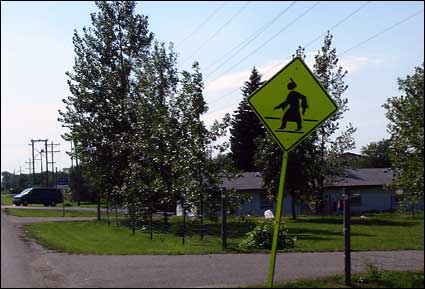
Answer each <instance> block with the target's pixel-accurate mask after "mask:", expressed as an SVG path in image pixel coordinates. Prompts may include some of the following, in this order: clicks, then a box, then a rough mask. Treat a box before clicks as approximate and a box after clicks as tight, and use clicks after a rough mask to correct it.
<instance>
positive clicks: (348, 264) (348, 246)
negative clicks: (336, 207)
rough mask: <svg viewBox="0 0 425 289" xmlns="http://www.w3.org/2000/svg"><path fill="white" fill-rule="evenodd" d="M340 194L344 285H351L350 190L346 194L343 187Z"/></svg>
mask: <svg viewBox="0 0 425 289" xmlns="http://www.w3.org/2000/svg"><path fill="white" fill-rule="evenodd" d="M342 194H343V197H344V261H345V262H344V263H345V285H350V284H351V243H350V238H351V228H350V225H351V223H350V216H351V208H350V202H351V200H350V199H351V196H350V190H348V193H347V192H346V189H345V187H343V188H342Z"/></svg>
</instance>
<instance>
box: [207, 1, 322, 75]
mask: <svg viewBox="0 0 425 289" xmlns="http://www.w3.org/2000/svg"><path fill="white" fill-rule="evenodd" d="M319 3H320V1H317V2H315V3H314V4H313V5H312V6H311V7H310V8H308V9H307V10H306V11H304V12H303V13H302V14H301V15H299V16H298V17H297V18H295V19H294V20H293V21H292V22H290V23H289V24H288V25H286V26H285V27H283V28H282V29H281V30H279V31H278V32H277V33H275V34H274V35H273V36H272V37H270V38H269V39H268V40H266V41H265V42H263V43H262V44H261V45H260V46H258V47H257V48H255V49H254V50H253V51H251V52H250V53H249V54H248V55H246V56H245V57H243V58H242V59H241V60H240V61H239V62H238V63H236V64H235V65H233V66H232V67H230V68H229V69H227V70H225V71H224V72H223V73H222V74H220V75H219V76H218V77H216V78H215V79H214V80H217V79H218V78H220V77H221V76H223V75H225V74H226V73H227V72H229V71H230V70H232V69H233V68H235V67H236V66H238V65H239V64H241V63H242V62H243V61H245V60H246V59H247V58H248V57H250V56H251V55H253V54H254V53H256V52H257V51H258V50H259V49H260V48H262V47H264V46H265V45H266V44H268V43H269V42H270V41H272V40H273V39H275V38H276V37H277V36H278V35H279V34H280V33H282V32H283V31H285V30H286V29H288V28H289V27H290V26H291V25H292V24H294V23H295V22H297V21H298V20H299V19H301V18H302V17H304V16H305V15H306V14H307V13H308V12H310V11H311V10H312V9H313V8H314V7H316V6H317V5H318V4H319Z"/></svg>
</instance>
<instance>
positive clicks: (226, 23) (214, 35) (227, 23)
mask: <svg viewBox="0 0 425 289" xmlns="http://www.w3.org/2000/svg"><path fill="white" fill-rule="evenodd" d="M250 2H251V1H247V2H246V3H245V5H244V6H243V7H241V8H240V9H239V10H238V11H237V12H236V13H235V14H233V15H232V17H230V18H229V20H227V21H226V22H225V23H224V24H223V25H222V26H220V28H218V29H217V31H216V32H214V34H213V35H211V36H210V37H209V38H208V39H207V40H206V41H205V42H204V43H202V44H201V45H200V46H199V47H198V48H197V49H196V50H195V51H193V52H192V53H191V54H190V56H189V57H188V58H186V59H185V60H183V62H182V63H181V64H184V63H186V62H187V61H188V60H190V59H192V58H193V57H194V56H195V55H196V54H197V53H198V52H199V51H200V50H201V49H202V48H204V46H205V45H207V43H208V42H210V41H211V40H212V39H213V38H214V37H216V36H217V35H218V34H219V33H220V32H221V30H223V28H224V27H226V26H227V25H229V23H230V22H232V21H233V20H234V19H235V18H236V16H238V15H239V14H240V13H242V11H243V10H245V8H246V7H247V6H248V4H249V3H250Z"/></svg>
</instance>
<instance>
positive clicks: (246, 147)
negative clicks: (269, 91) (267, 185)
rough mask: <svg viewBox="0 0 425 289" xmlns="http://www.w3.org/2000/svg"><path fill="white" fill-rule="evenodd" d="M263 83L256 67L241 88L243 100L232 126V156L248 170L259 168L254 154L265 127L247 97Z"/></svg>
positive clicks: (237, 165)
mask: <svg viewBox="0 0 425 289" xmlns="http://www.w3.org/2000/svg"><path fill="white" fill-rule="evenodd" d="M260 85H261V74H259V72H258V70H257V69H256V68H255V67H254V68H252V70H251V75H250V76H249V80H248V81H245V83H244V86H243V87H242V88H241V91H242V96H243V98H242V100H241V102H240V103H239V106H238V109H237V110H236V111H235V112H234V115H233V118H232V121H231V128H230V134H231V135H230V149H231V152H230V156H231V158H232V160H233V162H234V164H235V166H236V167H237V168H238V169H240V170H242V171H246V172H252V171H256V170H258V167H257V166H256V165H255V163H254V155H255V153H256V151H257V150H258V144H257V143H256V142H255V139H256V138H257V137H264V134H265V129H264V126H263V125H262V123H261V121H260V120H259V119H258V117H257V116H256V115H255V113H254V111H253V110H252V109H251V107H250V106H249V104H248V101H247V98H248V96H249V95H250V94H251V93H253V92H254V91H255V90H256V89H258V88H259V87H260Z"/></svg>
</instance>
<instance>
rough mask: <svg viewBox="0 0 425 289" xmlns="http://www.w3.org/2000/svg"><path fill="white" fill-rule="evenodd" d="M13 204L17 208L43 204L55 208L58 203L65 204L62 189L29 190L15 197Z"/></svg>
mask: <svg viewBox="0 0 425 289" xmlns="http://www.w3.org/2000/svg"><path fill="white" fill-rule="evenodd" d="M12 202H13V203H14V204H15V205H17V206H20V205H21V204H22V205H24V206H27V205H28V204H43V205H45V206H46V207H47V206H48V205H51V206H52V207H54V206H56V204H57V203H62V202H63V196H62V192H61V190H60V189H55V188H28V189H25V190H23V191H22V192H21V193H20V194H18V195H16V196H14V197H13V201H12Z"/></svg>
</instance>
